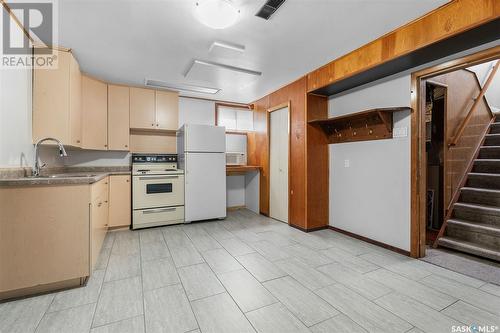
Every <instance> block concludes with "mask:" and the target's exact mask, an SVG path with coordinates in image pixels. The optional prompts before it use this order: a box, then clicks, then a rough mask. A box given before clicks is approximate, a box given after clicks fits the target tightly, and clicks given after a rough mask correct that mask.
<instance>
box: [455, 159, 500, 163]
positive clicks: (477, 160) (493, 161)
mask: <svg viewBox="0 0 500 333" xmlns="http://www.w3.org/2000/svg"><path fill="white" fill-rule="evenodd" d="M457 161H460V162H461V161H462V160H457ZM483 162H487V163H500V158H477V159H475V160H474V163H483Z"/></svg>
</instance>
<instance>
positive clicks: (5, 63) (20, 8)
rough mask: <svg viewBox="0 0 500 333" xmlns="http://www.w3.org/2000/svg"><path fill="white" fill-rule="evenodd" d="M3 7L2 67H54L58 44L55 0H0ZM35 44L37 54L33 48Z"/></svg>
mask: <svg viewBox="0 0 500 333" xmlns="http://www.w3.org/2000/svg"><path fill="white" fill-rule="evenodd" d="M0 2H1V3H2V5H3V10H2V24H1V26H2V33H1V38H2V42H1V44H2V62H1V65H2V66H1V67H2V68H19V67H36V68H39V67H46V68H49V67H50V68H54V66H55V63H54V61H55V60H56V57H55V56H53V55H52V53H53V51H52V49H51V48H49V47H51V46H53V45H57V41H56V32H57V29H56V28H57V26H56V21H57V15H56V14H57V13H56V11H55V9H56V3H55V0H39V1H37V2H33V0H31V1H30V2H27V1H22V0H14V1H9V2H7V1H4V0H0ZM34 47H35V48H36V52H35V54H34V52H33V48H34Z"/></svg>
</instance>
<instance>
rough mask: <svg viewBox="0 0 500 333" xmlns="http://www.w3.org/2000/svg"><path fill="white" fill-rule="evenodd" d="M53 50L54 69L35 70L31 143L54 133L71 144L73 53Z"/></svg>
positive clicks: (64, 141) (64, 142)
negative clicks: (55, 67) (70, 97)
mask: <svg viewBox="0 0 500 333" xmlns="http://www.w3.org/2000/svg"><path fill="white" fill-rule="evenodd" d="M35 52H36V48H35ZM54 54H55V55H56V56H57V58H58V68H57V69H40V68H37V69H35V70H34V82H33V143H35V142H36V141H38V140H40V139H43V138H46V137H53V138H56V139H58V140H60V141H61V142H62V143H63V144H66V145H71V138H70V135H69V133H70V126H69V112H68V109H69V90H70V88H69V84H68V83H69V76H70V75H69V70H70V61H71V57H72V56H71V54H70V53H69V52H64V51H54Z"/></svg>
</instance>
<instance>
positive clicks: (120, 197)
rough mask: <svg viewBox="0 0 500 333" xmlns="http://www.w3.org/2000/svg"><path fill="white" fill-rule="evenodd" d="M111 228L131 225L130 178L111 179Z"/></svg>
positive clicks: (117, 177)
mask: <svg viewBox="0 0 500 333" xmlns="http://www.w3.org/2000/svg"><path fill="white" fill-rule="evenodd" d="M109 178H110V179H109V227H123V226H129V225H130V216H131V205H130V198H131V194H130V193H131V187H130V176H128V175H123V176H122V175H120V176H110V177H109Z"/></svg>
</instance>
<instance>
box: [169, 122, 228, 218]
mask: <svg viewBox="0 0 500 333" xmlns="http://www.w3.org/2000/svg"><path fill="white" fill-rule="evenodd" d="M177 154H178V163H179V168H180V169H183V170H184V179H185V191H184V195H185V201H184V205H185V207H184V209H185V221H186V222H193V221H201V220H210V219H222V218H225V217H226V129H225V127H219V126H210V125H195V124H186V125H184V126H182V127H181V128H180V129H179V131H178V132H177Z"/></svg>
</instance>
